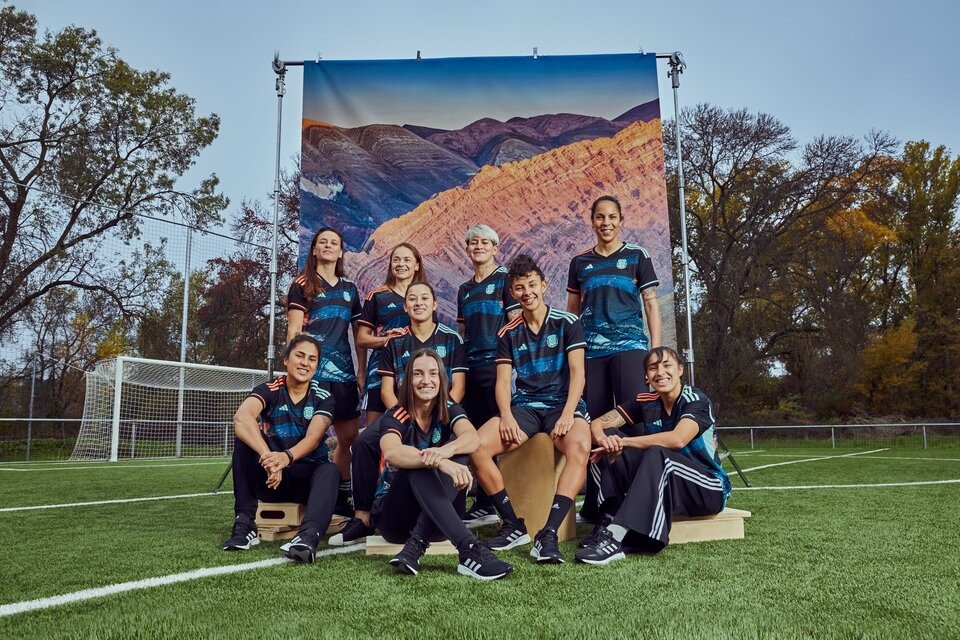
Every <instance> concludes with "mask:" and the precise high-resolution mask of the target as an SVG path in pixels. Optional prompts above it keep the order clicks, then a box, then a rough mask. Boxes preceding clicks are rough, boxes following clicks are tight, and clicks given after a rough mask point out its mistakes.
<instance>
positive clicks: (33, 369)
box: [27, 352, 37, 462]
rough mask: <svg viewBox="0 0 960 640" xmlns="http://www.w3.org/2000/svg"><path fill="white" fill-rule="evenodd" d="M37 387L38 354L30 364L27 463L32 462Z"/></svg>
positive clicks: (34, 355)
mask: <svg viewBox="0 0 960 640" xmlns="http://www.w3.org/2000/svg"><path fill="white" fill-rule="evenodd" d="M36 386H37V353H36V352H34V353H33V362H31V363H30V407H29V408H28V409H27V462H30V443H31V442H32V441H33V398H34V393H35V391H36Z"/></svg>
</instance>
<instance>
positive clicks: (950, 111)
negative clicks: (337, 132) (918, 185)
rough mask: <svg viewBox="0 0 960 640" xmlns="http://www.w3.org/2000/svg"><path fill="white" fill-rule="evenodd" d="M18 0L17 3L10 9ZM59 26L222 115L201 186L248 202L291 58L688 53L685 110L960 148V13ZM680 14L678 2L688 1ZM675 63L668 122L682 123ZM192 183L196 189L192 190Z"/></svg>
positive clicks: (718, 12) (706, 0)
mask: <svg viewBox="0 0 960 640" xmlns="http://www.w3.org/2000/svg"><path fill="white" fill-rule="evenodd" d="M3 4H4V5H8V4H10V3H9V2H4V3H3ZM14 4H16V6H18V7H19V8H21V9H26V10H29V11H31V12H33V13H35V14H36V15H37V17H38V20H39V22H40V25H41V27H42V28H49V29H53V30H56V29H60V28H62V27H64V26H66V25H69V24H76V25H78V26H83V27H87V28H93V29H96V30H97V31H98V33H99V34H100V36H101V37H102V39H103V40H104V41H105V42H106V43H107V44H109V45H111V46H114V47H116V48H117V49H118V50H119V52H120V55H121V56H122V57H123V58H124V59H125V60H127V61H128V62H129V63H131V64H132V65H133V66H135V67H137V68H140V69H159V70H163V71H167V72H169V73H170V74H172V84H173V86H175V87H176V88H177V89H178V90H180V91H183V92H185V93H187V94H189V95H191V96H193V97H194V98H196V100H197V105H198V108H199V110H200V112H202V113H210V112H215V113H217V114H219V115H220V117H221V118H222V127H221V130H220V137H219V138H218V139H217V141H216V142H215V143H214V144H213V145H212V147H211V148H209V149H208V150H207V151H205V152H204V154H203V155H202V156H201V158H200V159H199V161H198V163H197V169H196V170H195V172H193V173H192V174H191V175H190V176H189V177H190V179H191V180H192V181H196V180H197V179H199V176H201V175H207V174H209V173H212V172H215V173H217V175H219V176H220V179H221V181H222V186H223V189H224V190H225V192H226V194H227V195H228V196H229V197H230V198H231V200H232V201H233V203H234V204H233V205H231V210H232V209H233V207H234V206H235V205H236V204H237V203H239V201H240V200H241V199H242V198H244V197H254V198H261V199H265V196H266V194H268V193H269V192H270V191H271V190H272V189H273V172H274V154H275V147H276V132H277V129H276V114H277V98H276V93H275V91H274V80H275V77H276V76H275V75H274V73H273V71H272V70H271V66H270V63H271V60H272V58H273V54H274V50H279V51H280V55H281V58H283V59H286V60H304V59H314V58H316V57H317V56H318V55H321V56H322V57H323V58H324V59H328V60H353V59H396V58H412V57H414V56H415V55H416V53H417V51H418V50H419V51H421V52H422V55H423V56H424V57H429V58H440V57H461V56H502V55H526V54H532V51H533V47H538V48H539V52H540V53H541V54H543V55H561V54H591V53H630V52H634V51H638V50H639V49H640V48H641V47H642V48H643V49H644V50H645V51H647V52H651V51H653V52H667V53H668V52H671V51H675V50H679V51H681V52H682V53H683V55H684V57H685V58H686V61H687V63H688V65H689V68H688V69H687V71H686V73H685V74H684V75H683V76H682V84H681V87H680V92H679V99H680V105H681V107H683V106H691V105H694V104H696V103H698V102H710V103H712V104H715V105H719V106H722V107H734V108H738V107H747V108H748V109H750V110H752V111H764V112H768V113H771V114H773V115H775V116H776V117H778V118H779V119H780V120H781V121H782V122H784V123H785V124H787V125H788V126H790V127H791V128H792V130H793V132H794V135H795V136H796V137H797V139H798V140H799V141H800V142H806V141H809V140H810V139H811V138H812V137H814V136H816V135H819V134H822V133H825V134H852V135H862V134H865V133H867V132H868V131H870V130H871V129H881V130H886V131H889V132H890V133H892V134H893V135H895V136H897V137H898V138H899V139H900V140H902V141H906V140H917V139H926V140H929V141H930V142H932V143H934V144H944V145H946V146H947V147H949V148H950V149H951V151H952V152H953V153H954V154H956V153H958V152H960V126H958V124H957V116H956V113H957V111H958V105H960V74H958V73H957V70H956V65H957V63H958V62H960V37H958V36H957V29H958V25H960V10H958V8H957V7H958V6H960V3H957V2H953V1H952V0H913V1H912V2H891V1H889V0H877V1H872V2H867V1H864V2H852V1H851V2H848V1H844V0H830V1H823V0H807V1H805V2H771V1H769V0H767V1H760V0H755V1H750V2H747V1H742V2H738V1H736V0H726V1H721V0H699V1H687V2H658V3H650V2H642V1H638V0H630V1H617V2H604V1H603V0H593V1H590V2H585V1H583V0H581V1H579V2H574V1H568V0H549V1H544V0H535V1H521V0H486V1H485V2H461V1H457V0H426V1H417V0H408V1H407V2H397V1H396V0H392V1H390V0H373V1H366V0H351V1H349V2H344V1H341V2H330V1H323V0H314V1H313V2H293V1H274V2H265V1H263V0H260V1H257V2H254V1H250V0H231V1H229V2H228V1H225V0H219V1H205V0H190V1H187V0H166V1H165V2H135V1H131V0H124V1H120V0H112V1H105V0H87V1H86V2H78V1H77V0H30V1H26V2H17V3H14ZM674 5H677V6H674ZM665 73H666V64H665V63H664V62H661V63H660V75H661V81H660V96H661V111H662V113H663V115H664V117H665V118H667V117H672V114H673V97H672V93H671V90H670V84H669V80H668V79H666V78H665V77H663V76H664V74H665ZM301 82H302V75H301V71H300V69H299V68H291V69H290V71H289V72H288V73H287V94H286V97H285V98H284V110H283V112H284V118H283V139H282V155H283V162H284V164H285V165H286V166H292V162H291V157H292V156H293V155H294V154H296V153H297V152H298V149H299V129H300V127H299V123H300V116H301V99H302V95H301ZM185 186H186V185H185Z"/></svg>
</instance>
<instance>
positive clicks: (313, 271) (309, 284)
mask: <svg viewBox="0 0 960 640" xmlns="http://www.w3.org/2000/svg"><path fill="white" fill-rule="evenodd" d="M327 231H329V232H330V233H334V234H336V236H337V237H338V238H339V239H340V254H341V255H340V257H339V258H337V264H336V266H334V268H333V273H334V274H335V275H336V276H337V277H338V278H345V277H346V276H347V273H346V271H344V269H343V255H342V254H343V236H342V235H340V232H339V231H337V230H336V229H334V228H333V227H323V228H321V229H320V230H319V231H317V232H316V233H315V234H313V239H312V240H311V241H310V253H309V254H307V263H306V264H305V265H303V269H302V270H301V271H300V273H299V277H302V278H303V294H304V297H306V299H307V307H309V306H310V305H311V304H313V299H314V298H315V297H316V296H317V294H318V293H320V292H322V291H323V280H322V279H321V278H320V276H319V275H317V262H318V260H317V256H316V254H315V253H314V250H315V249H316V248H317V238H319V237H320V234H321V233H325V232H327Z"/></svg>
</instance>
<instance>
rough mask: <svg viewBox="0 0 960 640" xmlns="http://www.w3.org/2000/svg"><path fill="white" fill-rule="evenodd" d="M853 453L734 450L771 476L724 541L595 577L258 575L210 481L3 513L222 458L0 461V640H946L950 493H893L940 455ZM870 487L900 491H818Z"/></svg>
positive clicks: (950, 591)
mask: <svg viewBox="0 0 960 640" xmlns="http://www.w3.org/2000/svg"><path fill="white" fill-rule="evenodd" d="M878 448H880V447H877V446H873V447H869V448H868V449H878ZM868 449H831V448H827V449H798V450H791V449H783V448H776V449H775V450H761V449H757V450H755V451H752V452H747V451H741V452H740V453H737V459H738V461H739V463H740V465H741V467H744V468H746V469H751V468H754V467H760V466H765V465H774V464H779V466H770V467H767V468H762V469H757V470H754V471H750V472H749V474H748V475H749V479H750V481H751V484H752V485H754V489H752V490H744V489H741V490H736V489H735V492H734V495H733V497H732V498H731V501H730V503H729V504H730V506H732V507H737V508H740V509H747V510H749V511H751V512H753V517H752V518H751V519H750V520H748V522H747V535H746V539H744V540H731V541H720V542H703V543H693V544H685V545H675V546H670V547H667V549H666V550H664V551H663V552H662V553H660V554H659V555H657V556H630V557H628V559H627V560H625V561H623V562H619V563H614V564H612V565H609V566H607V567H589V566H585V565H578V564H575V563H573V562H572V558H573V553H574V551H575V547H574V543H573V542H568V543H564V544H563V545H562V550H563V552H564V553H565V555H566V556H567V558H568V562H567V563H566V564H563V565H559V566H536V565H534V564H533V562H532V561H531V560H530V558H529V557H528V556H527V553H528V551H529V546H527V547H521V548H518V549H514V550H512V551H510V552H506V553H505V554H503V555H504V556H505V557H506V558H507V559H508V560H509V561H511V562H513V563H514V564H515V565H516V567H517V568H516V571H515V573H514V574H513V575H511V576H509V577H507V578H506V579H504V580H501V581H497V582H494V583H481V582H478V581H474V580H471V579H469V578H466V577H463V576H459V575H457V574H456V560H455V557H453V556H430V557H428V558H427V559H426V561H425V563H424V570H423V571H422V572H421V573H420V575H419V576H416V577H411V576H401V575H397V574H395V573H394V572H393V569H392V568H391V567H389V566H388V565H387V564H386V558H383V557H365V556H363V555H361V554H360V553H359V552H351V553H347V554H343V555H336V556H330V557H323V558H318V561H317V563H316V564H314V565H303V566H302V565H294V564H292V563H288V562H275V563H274V562H269V561H272V560H274V559H276V558H278V557H279V552H278V546H279V543H266V542H265V543H262V544H261V545H260V546H258V547H255V548H254V549H253V550H251V551H249V552H242V553H225V552H223V551H221V550H220V548H221V544H222V542H223V540H224V539H225V538H226V537H227V536H228V534H229V529H230V526H231V519H232V497H231V494H230V490H229V489H230V485H229V481H228V483H227V485H226V486H225V487H224V493H221V494H218V495H198V496H194V497H179V498H174V499H167V500H158V501H139V502H129V503H119V504H101V505H91V504H87V505H81V506H70V507H64V508H53V509H35V510H11V509H15V508H19V507H32V506H39V505H50V504H63V503H74V502H79V503H88V502H94V501H100V500H117V499H136V498H143V497H149V496H170V495H183V494H195V493H196V494H208V493H209V492H210V491H211V490H212V488H213V486H214V484H215V483H216V481H217V478H218V477H219V475H220V473H221V472H222V470H223V469H224V466H225V460H224V459H212V460H210V459H208V460H182V461H171V462H159V461H137V462H120V463H116V464H113V465H111V464H103V463H97V464H89V463H40V464H30V465H25V464H0V478H2V483H0V530H2V531H3V532H4V541H5V545H4V551H3V552H2V562H0V637H2V638H17V637H42V638H56V637H65V638H75V637H116V638H128V637H174V636H178V637H191V638H192V637H217V638H221V637H225V638H233V637H237V638H239V637H254V636H256V637H264V638H284V637H290V638H293V637H307V636H310V637H331V638H349V637H378V638H394V637H422V638H461V637H463V638H474V637H480V638H498V639H502V638H513V637H557V636H563V637H590V638H592V637H614V638H619V637H644V638H690V637H698V638H699V637H726V638H754V637H756V638H767V637H878V638H879V637H884V638H886V637H890V638H906V637H916V638H946V637H960V536H958V535H957V532H956V529H957V523H960V484H958V483H948V484H944V483H939V484H903V483H919V482H928V483H929V482H939V481H949V480H953V481H958V480H960V452H958V451H957V450H956V449H953V448H946V449H939V450H936V449H931V450H927V451H923V450H917V449H915V448H910V449H898V448H890V449H887V450H884V451H879V452H877V453H872V454H868V455H856V456H849V457H837V456H841V455H844V454H850V453H858V452H862V451H866V450H868ZM814 458H820V459H814ZM799 461H802V462H799ZM785 462H793V463H792V464H780V463H785ZM880 483H886V484H894V485H901V486H883V487H881V486H860V487H850V486H837V485H861V484H862V485H877V484H880ZM826 485H835V486H834V487H833V488H822V487H824V486H826ZM734 486H735V487H742V483H741V482H740V481H739V480H737V479H735V480H734ZM772 487H811V488H791V489H784V490H774V489H772ZM818 487H820V488H818ZM588 530H589V527H588V526H586V525H582V526H581V531H580V533H581V534H586V533H587V532H588ZM480 531H481V537H483V536H489V535H492V533H493V528H492V527H486V528H484V529H481V530H480ZM258 561H268V562H266V563H263V564H264V565H266V566H257V567H254V568H247V569H246V570H243V571H240V572H236V573H231V574H228V575H219V576H213V577H198V578H197V579H190V580H185V581H183V582H178V583H176V584H168V585H166V586H156V587H151V588H143V589H138V590H132V591H126V592H123V593H118V594H113V595H102V596H100V597H95V598H91V599H86V600H83V601H80V602H74V603H71V604H60V605H55V606H50V607H47V608H43V609H39V610H32V611H26V612H22V613H12V614H11V613H10V612H9V611H8V608H9V607H8V606H5V605H12V604H15V603H21V602H25V601H29V600H33V599H40V598H52V597H56V596H62V595H65V594H72V593H75V592H78V591H81V590H86V589H93V588H100V587H108V586H110V585H115V584H119V583H127V582H130V581H135V580H145V579H150V578H158V577H163V576H170V575H173V574H180V573H184V572H190V571H195V570H198V569H207V568H217V567H230V566H237V567H239V566H243V565H248V564H251V563H256V562H258Z"/></svg>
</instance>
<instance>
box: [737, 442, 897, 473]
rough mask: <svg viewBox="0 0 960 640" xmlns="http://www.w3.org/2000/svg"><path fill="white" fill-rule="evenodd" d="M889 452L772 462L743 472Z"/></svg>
mask: <svg viewBox="0 0 960 640" xmlns="http://www.w3.org/2000/svg"><path fill="white" fill-rule="evenodd" d="M889 450H890V449H889V448H886V449H873V450H871V451H857V452H855V453H844V454H842V455H838V456H818V457H816V458H802V459H800V460H788V461H787V462H771V463H770V464H762V465H760V466H759V467H752V468H750V469H744V470H743V472H744V473H747V472H749V471H759V470H760V469H769V468H771V467H782V466H785V465H788V464H799V463H801V462H816V461H818V460H834V459H837V458H852V457H853V456H865V455H868V454H871V453H880V452H881V451H889Z"/></svg>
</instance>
